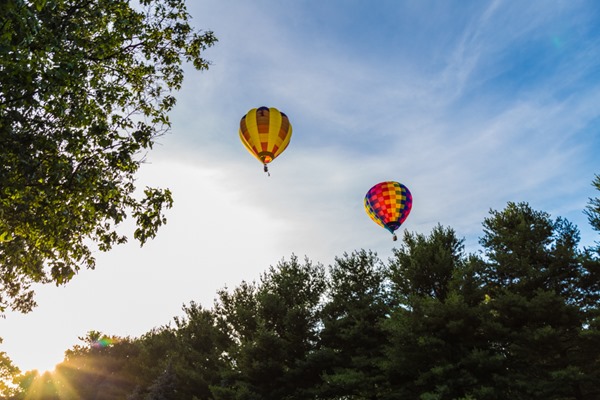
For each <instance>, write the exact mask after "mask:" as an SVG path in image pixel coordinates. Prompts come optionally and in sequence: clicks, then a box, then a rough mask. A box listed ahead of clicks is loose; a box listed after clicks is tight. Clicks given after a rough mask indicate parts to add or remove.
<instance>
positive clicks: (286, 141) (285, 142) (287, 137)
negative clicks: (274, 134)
mask: <svg viewBox="0 0 600 400" xmlns="http://www.w3.org/2000/svg"><path fill="white" fill-rule="evenodd" d="M291 138H292V124H290V125H289V128H288V131H287V134H286V135H285V139H283V142H281V145H280V146H279V149H277V153H275V157H277V156H278V155H279V154H281V153H282V152H283V151H284V150H285V148H286V147H287V146H288V144H290V139H291Z"/></svg>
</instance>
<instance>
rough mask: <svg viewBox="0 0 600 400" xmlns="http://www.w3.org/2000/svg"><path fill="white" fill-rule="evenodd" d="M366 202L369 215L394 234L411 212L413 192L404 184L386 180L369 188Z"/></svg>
mask: <svg viewBox="0 0 600 400" xmlns="http://www.w3.org/2000/svg"><path fill="white" fill-rule="evenodd" d="M364 203H365V211H366V212H367V214H368V215H369V217H371V219H372V220H373V221H375V222H376V223H377V224H378V225H379V226H381V227H383V228H385V229H387V230H388V231H390V233H392V234H394V231H396V230H397V229H398V228H400V225H402V223H403V222H404V221H405V220H406V218H407V217H408V214H409V213H410V210H411V208H412V194H411V193H410V191H409V190H408V188H407V187H406V186H404V185H403V184H401V183H398V182H394V181H386V182H381V183H378V184H377V185H375V186H373V187H372V188H371V189H369V191H368V192H367V194H366V196H365V201H364ZM394 240H395V235H394Z"/></svg>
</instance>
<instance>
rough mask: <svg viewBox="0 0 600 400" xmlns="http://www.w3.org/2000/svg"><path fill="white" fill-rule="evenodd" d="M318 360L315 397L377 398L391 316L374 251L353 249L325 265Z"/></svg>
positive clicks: (382, 390) (382, 386)
mask: <svg viewBox="0 0 600 400" xmlns="http://www.w3.org/2000/svg"><path fill="white" fill-rule="evenodd" d="M329 273H330V277H329V281H328V288H327V289H328V290H327V298H326V300H325V303H324V305H323V311H322V317H321V318H322V331H321V340H320V346H319V349H318V354H317V355H318V359H319V362H320V364H321V369H322V371H323V372H322V375H323V378H322V379H323V383H322V385H321V386H320V388H319V393H318V396H317V397H318V398H322V399H344V398H348V399H350V398H351V399H381V398H384V396H385V394H386V392H387V384H388V382H387V379H386V376H385V374H384V372H383V364H384V360H385V356H384V353H385V349H386V345H387V343H388V340H389V338H388V335H387V332H386V331H385V330H384V328H383V322H384V321H385V319H386V318H387V317H388V315H389V305H388V296H387V293H386V287H385V272H384V268H383V265H382V264H381V263H380V261H379V259H378V258H377V255H376V254H374V253H372V252H370V251H365V250H361V251H356V252H353V253H351V254H344V255H343V256H342V257H337V258H336V259H335V263H334V264H333V265H332V266H331V267H330V269H329Z"/></svg>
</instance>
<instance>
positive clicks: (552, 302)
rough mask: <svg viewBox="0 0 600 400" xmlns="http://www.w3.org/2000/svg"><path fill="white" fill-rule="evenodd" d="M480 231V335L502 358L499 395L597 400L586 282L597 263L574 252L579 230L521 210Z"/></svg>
mask: <svg viewBox="0 0 600 400" xmlns="http://www.w3.org/2000/svg"><path fill="white" fill-rule="evenodd" d="M483 226H484V236H483V237H482V238H481V244H482V245H483V247H484V249H485V256H486V258H487V262H486V263H485V264H484V266H483V269H481V270H480V271H479V274H480V276H481V278H482V284H483V288H484V290H485V291H486V294H487V295H488V296H489V301H488V302H487V307H488V309H489V312H488V314H487V315H488V318H487V319H486V321H485V325H484V327H483V330H484V333H485V336H486V338H487V340H488V341H489V342H490V344H491V345H492V346H493V349H494V350H495V353H496V354H497V355H498V356H501V357H502V369H501V371H502V373H501V374H499V377H500V379H498V381H497V388H499V389H502V390H503V391H504V393H507V394H510V396H511V397H512V398H515V399H530V398H546V399H565V398H572V399H593V398H597V396H598V393H600V392H599V391H598V389H599V387H598V384H597V382H598V380H597V376H598V351H597V349H598V346H599V345H600V342H598V339H599V338H600V336H599V335H598V334H599V332H598V324H597V322H595V321H597V315H598V303H597V302H596V303H595V305H594V302H593V299H590V296H596V297H595V298H596V299H597V293H595V294H594V293H593V290H590V287H587V282H588V281H587V280H586V279H585V278H586V276H588V275H589V268H590V267H594V268H596V269H597V263H596V264H594V262H593V261H592V260H589V259H588V257H587V256H586V255H585V254H582V253H581V252H580V251H579V250H578V248H577V245H578V243H579V232H578V230H577V229H576V227H574V226H573V225H572V224H570V223H569V222H568V221H566V220H564V219H561V218H557V219H555V220H552V219H551V218H550V216H549V215H548V214H547V213H544V212H539V211H535V210H532V209H531V207H530V206H529V205H528V204H526V203H519V204H515V203H508V205H507V207H506V208H505V209H504V210H503V211H491V216H490V217H489V218H487V219H486V220H485V221H484V224H483ZM594 265H595V266H594ZM593 343H595V344H593ZM592 347H595V348H596V350H591V349H592ZM584 349H588V351H589V350H591V353H589V352H588V351H583V350H584Z"/></svg>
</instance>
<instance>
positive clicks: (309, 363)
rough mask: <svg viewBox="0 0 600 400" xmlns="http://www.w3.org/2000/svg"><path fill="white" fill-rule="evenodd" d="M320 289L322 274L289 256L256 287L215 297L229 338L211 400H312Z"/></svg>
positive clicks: (316, 378)
mask: <svg viewBox="0 0 600 400" xmlns="http://www.w3.org/2000/svg"><path fill="white" fill-rule="evenodd" d="M324 289H325V278H324V269H323V267H322V266H321V265H319V264H317V265H314V264H312V263H311V262H310V261H309V260H305V262H304V263H300V262H299V261H298V259H297V257H295V256H292V258H291V260H290V261H282V262H280V263H279V264H278V265H277V266H276V267H271V268H270V269H269V270H268V271H267V272H266V273H265V274H263V276H262V277H261V281H260V283H259V284H258V285H255V284H253V285H249V284H246V283H244V284H242V285H241V286H239V287H238V288H236V289H235V290H234V291H233V292H232V293H228V292H226V291H221V293H220V299H219V302H218V303H217V304H216V308H217V314H218V315H219V318H220V326H221V327H222V329H223V331H224V332H227V333H228V334H229V338H230V347H229V348H228V349H226V351H225V354H226V357H227V361H228V368H226V369H225V370H224V371H223V373H222V376H221V379H222V381H221V382H220V383H219V384H218V385H214V386H213V387H212V392H213V394H214V397H215V398H216V399H222V400H225V399H239V400H242V399H267V400H268V399H273V400H279V399H295V398H312V396H310V395H309V394H308V393H310V391H311V390H312V389H313V387H314V386H315V382H318V381H319V379H320V374H319V370H315V369H314V367H315V365H314V360H312V359H311V358H310V357H311V355H312V353H313V352H314V349H315V346H316V344H317V339H318V323H319V319H318V305H319V303H320V299H321V296H322V294H323V291H324Z"/></svg>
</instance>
